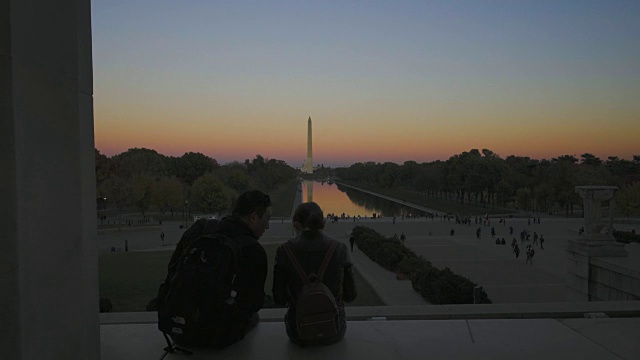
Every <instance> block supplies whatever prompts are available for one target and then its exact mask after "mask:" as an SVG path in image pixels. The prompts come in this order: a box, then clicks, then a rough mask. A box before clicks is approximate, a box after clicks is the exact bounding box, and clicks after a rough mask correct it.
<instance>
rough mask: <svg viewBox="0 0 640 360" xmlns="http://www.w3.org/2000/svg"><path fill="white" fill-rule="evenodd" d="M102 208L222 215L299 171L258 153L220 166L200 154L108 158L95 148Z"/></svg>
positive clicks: (137, 153)
mask: <svg viewBox="0 0 640 360" xmlns="http://www.w3.org/2000/svg"><path fill="white" fill-rule="evenodd" d="M95 170H96V190H97V191H96V193H97V195H98V207H99V208H105V207H106V206H113V207H115V208H117V209H118V211H119V213H120V214H122V211H123V210H124V209H125V208H127V207H132V206H134V207H135V208H136V209H137V210H138V211H139V212H140V213H142V215H143V216H144V215H145V214H146V213H147V212H149V211H150V210H151V209H155V210H157V211H159V212H161V213H162V214H165V213H167V212H170V213H171V215H172V217H173V215H174V213H175V212H180V211H182V210H183V209H184V208H185V207H186V206H188V208H189V210H190V211H192V212H197V213H222V212H225V211H227V210H229V209H230V207H231V205H232V203H233V201H234V200H235V199H236V197H237V196H238V195H239V194H240V193H242V192H243V191H245V190H248V189H260V190H263V191H265V192H267V193H268V192H270V191H271V190H273V189H275V188H277V187H278V186H280V185H282V184H286V183H288V182H290V181H292V180H293V179H295V177H296V173H297V171H296V169H294V168H292V167H291V166H289V165H287V164H286V163H285V162H284V161H282V160H276V159H267V158H264V157H263V156H261V155H256V157H255V158H254V159H252V160H249V159H246V160H245V161H244V163H240V162H237V161H235V162H231V163H228V164H225V165H220V164H218V162H217V161H216V160H215V159H213V158H211V157H208V156H206V155H204V154H202V153H197V152H187V153H185V154H184V155H182V156H180V157H173V156H166V155H162V154H159V153H158V152H157V151H155V150H152V149H145V148H133V149H129V150H127V151H125V152H123V153H120V154H117V155H114V156H112V157H108V156H106V155H104V154H101V153H100V151H99V150H98V149H95Z"/></svg>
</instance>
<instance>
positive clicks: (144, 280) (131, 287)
mask: <svg viewBox="0 0 640 360" xmlns="http://www.w3.org/2000/svg"><path fill="white" fill-rule="evenodd" d="M263 246H264V248H265V250H266V251H267V257H268V259H269V271H268V272H267V281H266V283H265V293H266V294H271V286H272V281H273V261H274V258H275V254H276V249H277V247H278V244H267V245H263ZM171 254H172V251H170V250H167V251H130V252H125V253H116V254H105V255H101V256H100V258H99V264H100V265H99V266H100V297H103V298H108V299H110V300H111V303H112V304H113V311H114V312H128V311H146V306H147V303H148V302H149V301H150V300H151V299H153V298H155V297H156V295H157V292H158V286H159V285H160V283H161V282H162V281H163V280H164V278H165V276H166V274H167V263H168V262H169V258H171ZM356 286H357V289H358V298H357V299H356V300H355V301H354V302H353V303H351V304H349V305H351V306H368V305H384V303H383V302H382V300H380V298H379V297H378V295H377V294H376V292H375V291H374V290H373V288H372V287H371V285H369V283H368V282H367V281H366V280H364V278H363V277H362V276H361V275H360V274H359V273H358V272H357V271H356Z"/></svg>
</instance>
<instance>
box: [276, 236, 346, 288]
mask: <svg viewBox="0 0 640 360" xmlns="http://www.w3.org/2000/svg"><path fill="white" fill-rule="evenodd" d="M336 246H338V241H336V240H333V241H332V242H331V246H329V250H328V251H327V254H326V255H325V256H324V259H323V260H322V265H320V270H319V271H318V281H319V282H322V278H323V277H324V273H325V271H327V266H328V265H329V261H330V260H331V257H332V256H333V253H334V252H335V250H336ZM282 247H283V248H284V251H285V252H286V253H287V256H288V257H289V260H290V261H291V263H292V264H293V267H294V268H295V269H296V272H297V273H298V276H300V279H302V282H303V283H304V284H307V283H308V282H309V279H308V277H307V273H306V272H304V269H302V265H300V262H298V259H297V258H296V256H295V254H294V253H293V250H291V247H290V246H289V242H286V243H284V244H283V246H282Z"/></svg>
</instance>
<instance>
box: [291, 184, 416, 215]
mask: <svg viewBox="0 0 640 360" xmlns="http://www.w3.org/2000/svg"><path fill="white" fill-rule="evenodd" d="M302 201H303V202H306V201H314V202H316V203H318V205H320V207H321V208H322V210H323V211H324V213H325V214H329V213H333V214H336V215H338V216H340V215H341V214H343V213H344V214H345V215H349V216H358V215H360V216H367V217H371V216H373V214H374V213H375V214H377V215H379V214H382V216H384V217H391V216H394V215H395V216H397V217H401V216H403V215H409V214H411V215H413V216H424V215H425V213H424V212H422V211H419V210H416V209H413V208H410V207H406V206H403V205H400V204H398V203H395V202H393V201H389V200H387V199H383V198H379V197H377V196H374V195H371V194H367V193H364V192H362V191H358V190H355V189H352V188H348V187H345V186H340V185H337V184H329V183H327V182H320V181H310V180H304V181H302Z"/></svg>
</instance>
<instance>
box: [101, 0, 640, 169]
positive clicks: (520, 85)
mask: <svg viewBox="0 0 640 360" xmlns="http://www.w3.org/2000/svg"><path fill="white" fill-rule="evenodd" d="M92 6H93V9H92V12H93V56H94V57H93V63H94V101H95V109H94V111H95V141H96V147H97V148H98V150H100V151H101V152H102V153H104V154H106V155H109V156H111V155H115V154H117V153H120V152H123V151H126V150H127V149H128V148H132V147H146V148H151V149H155V150H157V151H158V152H160V153H162V154H165V155H172V156H180V155H182V154H184V153H185V152H187V151H195V152H202V153H204V154H206V155H208V156H211V157H213V158H215V159H216V160H218V162H220V163H226V162H229V161H232V160H239V161H243V160H244V159H247V158H253V157H255V155H256V154H261V155H262V156H264V157H267V158H275V159H281V160H285V161H287V162H288V163H289V164H290V165H292V166H295V167H299V166H301V165H302V162H303V161H304V159H305V157H306V139H307V118H308V117H309V116H311V119H312V121H313V133H314V138H313V146H314V149H313V151H314V163H316V164H325V165H330V166H338V165H350V164H352V163H354V162H360V161H376V162H384V161H393V162H398V163H402V162H404V161H406V160H414V161H418V162H425V161H434V160H438V159H442V160H446V159H448V158H449V157H450V156H452V155H454V154H459V153H461V152H462V151H468V150H470V149H472V148H478V149H482V148H488V149H491V150H493V151H494V152H496V153H497V154H499V155H501V156H503V157H506V156H508V155H522V156H530V157H533V158H548V159H549V158H552V157H557V156H559V155H563V154H574V155H577V156H579V155H580V154H582V153H585V152H590V153H593V154H595V155H597V156H599V157H602V158H606V157H607V156H619V157H621V158H627V159H629V158H631V156H632V155H640V1H637V0H632V1H611V0H606V1H587V0H579V1H565V0H563V1H558V0H553V1H510V0H509V1H444V0H443V1H426V0H425V1H255V2H249V1H214V0H182V1H175V0H170V1H169V0H94V1H92Z"/></svg>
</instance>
